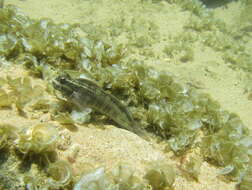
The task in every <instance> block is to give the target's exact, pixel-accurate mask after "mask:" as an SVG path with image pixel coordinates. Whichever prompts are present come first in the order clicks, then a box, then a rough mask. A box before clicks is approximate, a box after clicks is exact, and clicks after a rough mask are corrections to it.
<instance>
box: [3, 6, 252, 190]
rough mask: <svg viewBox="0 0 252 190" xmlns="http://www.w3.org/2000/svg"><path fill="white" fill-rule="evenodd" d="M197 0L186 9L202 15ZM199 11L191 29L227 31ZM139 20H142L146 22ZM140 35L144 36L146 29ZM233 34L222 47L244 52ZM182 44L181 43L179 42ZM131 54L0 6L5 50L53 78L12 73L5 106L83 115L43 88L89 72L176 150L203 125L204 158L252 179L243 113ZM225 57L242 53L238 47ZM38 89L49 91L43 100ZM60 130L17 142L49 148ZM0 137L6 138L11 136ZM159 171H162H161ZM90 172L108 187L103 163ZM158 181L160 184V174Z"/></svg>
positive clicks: (40, 131)
mask: <svg viewBox="0 0 252 190" xmlns="http://www.w3.org/2000/svg"><path fill="white" fill-rule="evenodd" d="M192 2H193V1H190V2H186V3H185V4H184V5H183V6H184V7H185V9H192V10H193V12H194V13H195V14H196V15H201V14H203V13H204V12H202V11H201V9H202V8H203V7H202V6H201V5H200V4H199V3H198V4H197V3H196V4H195V6H192V7H191V5H190V3H192ZM194 19H195V20H193V21H192V22H191V23H190V24H188V25H187V29H188V30H191V32H198V33H202V32H203V33H204V32H205V34H207V32H209V31H215V32H218V31H220V32H224V33H225V32H226V28H225V26H222V23H221V22H219V21H216V20H212V15H211V13H207V14H206V15H204V19H203V21H202V22H201V21H199V20H197V19H199V18H197V17H196V16H195V17H194ZM134 25H135V27H137V25H139V24H138V23H136V24H134ZM140 28H141V27H140ZM206 36H207V35H206ZM212 37H213V36H211V35H210V36H209V41H206V44H209V45H210V46H212V47H214V48H215V47H216V43H217V41H218V39H219V38H217V40H216V39H215V38H212ZM220 37H221V35H220ZM139 38H140V39H142V38H141V36H140V37H139ZM157 38H158V37H157ZM188 39H191V40H193V37H192V38H191V37H190V36H189V37H188ZM229 40H230V39H228V38H227V40H225V41H226V43H225V45H223V46H221V47H220V50H223V49H224V50H227V49H230V48H231V49H233V50H234V52H237V51H238V52H241V50H242V47H240V46H239V47H233V46H232V47H231V46H230V43H229ZM188 41H189V40H188ZM138 45H139V46H142V45H143V46H147V45H148V44H141V43H140V44H138ZM180 47H181V46H178V49H179V48H180ZM167 51H168V54H171V55H172V54H173V52H172V51H170V50H169V48H168V50H167ZM179 51H180V49H179ZM182 51H183V49H182ZM189 54H191V52H189ZM124 55H125V52H124V49H123V46H121V45H118V46H117V45H115V44H113V43H111V44H108V43H104V42H102V41H100V39H88V38H81V37H79V36H78V35H77V33H76V32H75V26H74V25H68V24H54V23H53V22H52V21H51V20H49V19H43V20H32V19H29V18H27V17H25V16H24V15H22V14H20V13H19V12H18V11H17V10H16V9H15V8H13V7H10V6H7V7H5V8H3V9H0V56H2V57H4V58H5V59H6V60H7V61H10V62H14V63H16V64H23V65H24V66H25V67H26V68H27V69H29V70H30V71H31V73H32V74H34V75H35V76H36V77H40V78H42V79H45V80H46V81H48V87H47V89H46V90H45V89H43V88H40V87H39V86H36V85H35V86H33V84H32V81H31V78H29V77H23V78H17V79H12V78H8V80H7V85H9V88H10V89H11V92H8V91H5V90H4V89H3V90H1V91H0V92H1V96H0V97H4V98H6V97H8V96H10V97H13V99H12V98H11V99H10V102H9V103H7V104H5V105H4V103H5V102H4V103H2V104H3V106H6V105H7V106H9V105H10V104H12V103H14V104H15V105H16V106H17V107H18V109H19V110H20V111H22V112H24V113H28V112H26V110H27V109H26V108H27V106H28V108H31V109H34V108H37V107H39V108H41V106H42V107H43V108H45V109H44V110H45V111H48V112H49V113H50V114H51V115H52V118H54V119H55V120H58V121H61V123H63V122H69V123H72V124H75V123H79V120H76V117H75V116H74V117H73V118H71V116H70V113H72V114H73V113H74V112H73V110H71V109H70V110H67V109H65V110H64V109H61V105H63V107H64V105H65V107H67V106H66V105H67V104H68V102H66V101H65V100H62V99H59V100H58V101H57V103H55V104H54V106H53V108H51V107H48V106H47V104H46V103H48V102H49V101H45V100H47V99H46V98H44V95H45V94H44V91H47V92H48V93H49V94H53V89H52V86H51V80H52V79H53V78H54V77H55V75H56V73H57V74H58V73H60V74H61V73H62V72H68V71H72V72H75V75H76V78H82V76H88V78H90V79H92V80H94V81H96V82H97V83H98V84H99V86H100V87H101V88H103V90H104V91H108V92H109V93H111V94H113V95H114V96H116V97H117V98H118V99H119V100H120V101H121V102H123V103H124V104H125V105H126V106H127V107H128V109H129V110H130V111H131V112H132V113H133V114H132V115H133V117H134V119H135V120H136V121H138V122H139V123H140V124H141V126H142V127H143V128H145V129H147V130H148V131H150V132H153V133H155V134H156V135H157V136H160V137H162V138H163V139H164V140H165V141H166V142H167V146H169V148H170V149H171V150H172V151H173V152H174V153H175V154H176V155H183V154H185V153H186V152H187V151H188V150H190V149H191V147H193V146H194V145H195V143H196V142H195V139H196V137H197V136H199V134H201V133H202V134H203V137H202V138H200V142H202V146H201V147H200V148H201V150H202V154H203V156H204V158H205V159H206V160H208V161H209V162H211V163H214V164H216V165H218V166H221V167H222V168H223V170H222V173H223V174H225V175H229V176H230V177H232V178H234V179H236V180H238V181H241V182H242V181H243V180H244V182H243V183H244V184H246V181H247V178H246V177H245V176H246V173H247V172H248V170H249V164H251V147H250V145H249V143H246V142H247V139H246V138H247V136H248V135H249V133H248V129H247V128H246V127H245V126H244V125H243V123H242V122H241V121H240V119H239V116H237V115H235V114H232V113H229V112H226V111H223V110H222V109H221V107H220V105H219V104H218V103H217V102H215V101H213V100H212V99H211V97H209V95H206V94H200V93H198V92H196V91H195V90H193V89H191V88H190V87H188V86H185V85H182V84H180V83H179V82H177V81H176V80H175V77H174V76H172V75H171V74H169V73H168V72H165V71H161V72H159V71H156V70H155V69H154V68H152V67H148V66H146V65H144V64H143V63H141V62H140V61H137V60H127V61H125V60H124V59H123V58H124ZM186 57H187V56H186ZM226 58H227V59H234V60H236V59H235V58H232V55H231V56H230V55H228V56H227V57H226ZM191 59H192V56H191V57H190V56H189V58H186V59H185V61H190V60H191ZM244 60H245V61H243V63H244V64H245V65H246V64H247V63H246V59H244ZM236 62H239V61H238V60H237V61H236ZM27 94H29V96H28V95H27ZM17 95H19V96H17ZM35 97H42V100H41V101H40V98H39V99H36V98H35ZM34 98H35V100H34ZM34 101H35V103H34ZM33 105H34V106H33ZM28 110H29V109H28ZM42 110H43V109H42ZM24 115H25V114H24ZM62 115H63V116H62ZM57 116H58V118H57ZM72 116H73V115H72ZM91 117H92V116H91ZM90 121H92V120H90ZM81 122H82V121H81ZM36 131H37V132H36ZM48 131H49V132H50V133H49V132H48ZM57 134H58V133H57V129H56V128H55V127H54V126H51V125H48V126H47V124H45V125H43V126H41V125H38V126H34V127H31V128H29V129H28V130H27V131H26V132H24V133H21V134H20V138H19V141H18V143H17V148H19V149H20V151H21V152H23V153H24V154H28V153H29V152H33V153H35V154H39V153H42V154H44V153H45V152H47V151H51V150H54V149H55V145H56V142H57V141H56V140H55V139H56V137H57V136H58V135H57ZM7 139H8V138H7ZM47 140H48V141H47ZM1 142H3V144H4V145H5V144H6V138H4V140H3V141H2V140H1ZM153 172H154V171H153ZM192 172H194V171H192ZM119 173H120V172H119ZM154 173H155V175H156V172H154ZM159 174H162V172H160V171H158V172H157V175H159ZM90 175H91V176H95V177H92V179H95V181H92V183H91V182H90V184H91V187H90V189H91V188H93V189H97V188H98V189H99V188H100V186H101V187H102V188H103V187H106V184H107V183H106V180H105V177H104V175H105V174H104V170H103V169H98V170H96V171H94V172H93V174H90ZM88 176H89V175H87V176H84V177H83V180H80V183H81V184H83V183H84V182H85V181H86V179H87V178H88V179H89V177H88ZM161 176H162V175H161ZM196 177H197V175H196ZM119 178H120V177H119ZM128 179H131V177H129V178H128ZM148 179H150V178H148ZM83 181H84V182H83ZM150 183H152V182H150ZM77 184H79V183H77ZM77 184H76V186H75V187H76V188H77V187H78V185H77ZM81 184H80V186H82V185H81ZM92 184H93V185H92ZM104 185H105V186H104ZM114 185H115V184H114ZM157 186H158V185H157ZM153 187H155V188H156V185H155V184H154V182H153ZM158 187H159V186H158ZM106 188H107V187H106ZM113 188H115V187H113ZM117 188H118V185H117ZM161 188H162V187H161ZM140 189H141V188H140Z"/></svg>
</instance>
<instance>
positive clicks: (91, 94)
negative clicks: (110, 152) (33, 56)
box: [52, 74, 146, 137]
mask: <svg viewBox="0 0 252 190" xmlns="http://www.w3.org/2000/svg"><path fill="white" fill-rule="evenodd" d="M52 83H53V86H54V88H55V89H56V90H58V91H60V92H61V93H62V95H63V97H65V98H66V99H67V100H69V101H70V102H72V103H73V104H74V105H75V106H77V107H78V108H79V109H84V108H87V107H88V108H92V109H93V110H95V111H97V112H100V113H102V114H104V115H106V116H107V117H109V118H110V119H112V120H113V121H114V122H115V123H116V124H118V125H119V126H120V127H121V128H124V129H126V130H129V131H131V132H133V133H135V134H137V135H139V136H142V137H144V136H146V134H145V133H144V132H143V130H141V129H140V127H139V126H137V124H136V122H135V121H134V119H133V117H132V114H131V113H130V111H129V110H128V109H127V107H126V106H125V105H124V104H123V103H122V102H120V100H119V99H117V98H116V97H115V96H114V95H112V94H110V93H108V92H106V91H105V90H103V88H101V87H100V86H99V85H98V84H96V83H95V82H93V81H91V80H89V79H84V78H78V79H73V78H71V77H70V75H68V74H62V75H59V76H57V77H56V78H55V79H54V80H53V82H52Z"/></svg>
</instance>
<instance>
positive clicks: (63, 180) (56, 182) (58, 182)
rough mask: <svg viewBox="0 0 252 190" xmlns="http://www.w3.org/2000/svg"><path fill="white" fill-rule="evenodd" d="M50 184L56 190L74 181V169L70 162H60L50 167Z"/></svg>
mask: <svg viewBox="0 0 252 190" xmlns="http://www.w3.org/2000/svg"><path fill="white" fill-rule="evenodd" d="M47 172H48V174H49V175H50V177H51V180H50V182H49V183H50V184H51V186H53V187H55V188H57V189H58V188H59V187H64V186H66V185H68V184H69V183H70V181H71V180H72V169H71V166H70V165H69V163H68V162H66V161H63V160H59V161H56V162H54V163H52V164H50V165H49V168H48V171H47Z"/></svg>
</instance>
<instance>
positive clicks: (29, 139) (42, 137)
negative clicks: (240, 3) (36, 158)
mask: <svg viewBox="0 0 252 190" xmlns="http://www.w3.org/2000/svg"><path fill="white" fill-rule="evenodd" d="M58 137H59V133H58V130H57V129H56V127H55V126H54V125H51V124H48V123H43V124H38V125H35V126H34V127H32V129H30V130H28V131H26V133H25V134H22V135H20V138H19V141H18V148H19V150H20V151H21V152H23V153H28V152H34V153H41V152H46V151H52V150H54V148H55V145H56V142H57V140H58Z"/></svg>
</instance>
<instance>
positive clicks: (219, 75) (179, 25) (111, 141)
mask: <svg viewBox="0 0 252 190" xmlns="http://www.w3.org/2000/svg"><path fill="white" fill-rule="evenodd" d="M139 2H140V1H136V0H128V1H126V0H122V1H116V0H94V1H89V0H71V1H69V0H43V1H32V0H24V1H20V0H9V1H7V4H13V5H16V6H17V7H19V8H20V9H21V10H22V12H24V13H25V14H26V15H28V16H29V17H31V18H36V19H37V18H39V19H40V18H50V19H52V20H53V21H54V22H56V23H77V24H79V25H80V32H79V33H80V35H83V36H85V35H87V34H86V33H85V30H90V29H91V30H92V27H100V26H102V27H107V28H108V31H110V30H116V26H117V25H119V24H120V22H119V21H118V19H117V18H118V17H120V16H121V17H122V18H123V19H125V20H124V21H123V23H126V25H127V23H128V22H129V20H132V19H135V20H136V23H137V24H138V25H137V26H136V27H139V28H136V29H135V30H136V31H137V33H136V34H137V36H138V35H139V36H141V32H146V23H149V22H151V23H154V25H153V26H151V27H153V28H154V29H153V32H156V34H153V35H159V36H161V37H160V38H159V39H160V40H159V41H158V42H155V43H154V44H152V45H151V47H150V48H149V49H148V48H147V49H144V50H143V49H142V47H137V48H132V49H131V52H130V55H128V59H134V58H135V59H138V60H142V61H143V62H144V63H145V64H148V65H151V66H153V67H155V68H156V69H157V70H167V71H169V72H170V73H172V74H173V75H175V76H176V77H177V79H178V80H180V81H181V82H183V83H187V84H190V85H192V86H194V87H196V88H197V89H198V90H199V91H202V92H205V93H209V94H210V95H211V96H212V97H213V99H215V100H217V101H218V102H219V103H220V105H221V106H222V107H223V109H225V110H228V111H230V112H234V113H236V114H238V115H239V116H240V118H241V120H242V121H243V122H244V124H245V125H246V126H247V127H248V128H250V130H252V117H251V115H252V101H250V100H249V99H248V94H246V93H245V87H246V83H247V82H248V81H247V80H248V79H247V77H246V73H245V72H244V71H242V70H233V69H231V68H230V67H229V66H228V65H227V64H225V63H224V61H223V60H222V58H221V56H220V54H219V53H218V52H216V51H214V50H212V49H211V48H208V47H205V46H204V45H203V44H200V43H199V44H197V45H196V46H195V45H194V46H193V47H192V48H193V51H194V59H193V60H192V61H189V62H186V63H183V62H181V61H179V60H177V59H176V57H175V58H174V59H169V58H167V56H165V55H164V53H163V52H162V51H161V49H162V48H163V47H164V46H165V45H166V44H167V43H169V38H173V37H174V36H176V34H178V33H182V32H183V26H184V25H185V24H186V23H187V22H188V21H189V19H190V14H189V13H188V12H186V11H182V10H181V9H180V8H179V7H177V6H176V5H170V4H168V3H163V4H161V5H160V4H151V3H146V2H145V3H144V4H141V3H139ZM240 11H241V9H240V5H239V3H237V2H234V3H231V4H229V5H228V6H227V7H226V8H217V9H216V10H215V16H216V18H219V19H221V20H223V21H224V22H225V23H227V25H228V26H230V27H232V26H235V24H237V23H236V22H237V18H238V17H239V15H240ZM122 15H123V16H122ZM147 21H148V22H147ZM111 23H112V24H111ZM141 23H143V25H141ZM88 25H90V28H88ZM111 25H113V26H114V28H109V27H111ZM156 26H157V27H156ZM141 27H142V28H141ZM129 29H130V28H129ZM108 31H104V34H98V35H99V36H100V37H101V38H102V40H105V41H106V40H109V39H107V36H106V33H107V32H108ZM114 32H117V31H114ZM126 36H127V33H126V32H125V31H123V32H122V33H121V34H120V35H118V37H117V38H116V39H113V40H114V41H115V43H120V42H121V43H127V44H130V41H129V40H128V38H127V37H126ZM148 51H149V53H148V54H147V53H146V52H148ZM21 71H22V69H20V72H21ZM0 74H1V73H0ZM12 117H13V118H15V117H18V116H15V115H12ZM1 118H2V115H1ZM21 123H22V122H21ZM19 125H20V124H19ZM62 136H63V137H64V138H65V141H64V143H65V144H64V143H63V144H64V146H65V148H63V149H62V151H59V157H61V158H62V159H67V160H68V161H70V162H72V164H73V168H74V174H75V175H80V174H81V173H82V172H84V171H85V170H87V169H88V168H89V167H99V166H105V167H106V168H107V169H111V168H113V166H115V165H116V164H117V163H120V162H126V163H128V164H129V165H131V166H132V167H133V168H134V169H135V170H136V175H139V176H141V175H142V174H143V172H144V169H145V163H146V162H149V161H154V160H159V159H166V160H167V162H168V163H171V164H173V165H175V166H176V165H177V164H179V163H178V161H176V159H174V156H173V155H172V154H165V153H164V151H163V146H162V145H160V144H158V143H157V142H155V141H153V142H147V141H145V140H143V139H141V138H139V137H138V136H136V135H134V134H131V133H129V132H128V131H125V130H123V129H118V128H114V127H113V126H107V127H106V130H104V129H99V128H97V127H90V126H89V127H88V128H85V127H83V128H79V130H78V131H77V132H69V131H67V130H63V131H62ZM62 146H63V145H62ZM87 163H88V164H87ZM90 165H91V166H90ZM217 172H218V169H217V168H215V167H213V166H211V165H209V164H208V163H207V162H204V163H203V165H202V168H201V173H200V177H199V181H198V182H195V181H193V180H188V179H186V178H185V177H184V176H182V175H178V176H177V178H176V181H175V186H174V189H175V190H190V189H197V190H213V189H214V190H226V189H229V190H232V189H235V183H233V182H227V181H224V180H223V179H221V178H220V177H218V175H217Z"/></svg>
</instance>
